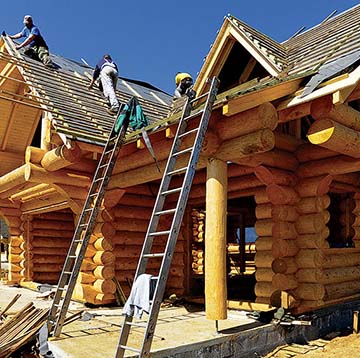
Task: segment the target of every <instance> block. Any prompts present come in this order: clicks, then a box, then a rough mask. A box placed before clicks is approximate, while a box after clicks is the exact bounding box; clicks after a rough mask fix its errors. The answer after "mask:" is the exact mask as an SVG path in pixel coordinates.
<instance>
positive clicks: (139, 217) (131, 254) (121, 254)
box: [101, 187, 184, 296]
mask: <svg viewBox="0 0 360 358" xmlns="http://www.w3.org/2000/svg"><path fill="white" fill-rule="evenodd" d="M144 189H145V187H144ZM154 202H155V198H154V197H153V196H150V192H146V191H145V190H136V188H134V190H132V189H130V190H126V194H124V195H123V196H122V197H121V199H120V200H119V203H118V204H117V205H116V206H114V207H113V208H111V209H109V210H107V212H105V211H104V212H103V213H102V218H103V219H104V223H103V224H102V226H101V233H102V235H103V236H104V237H105V238H107V239H109V240H110V241H111V242H112V245H113V250H112V253H113V255H114V259H115V264H114V269H115V276H116V278H117V280H118V281H119V283H120V286H121V287H122V289H123V291H124V293H125V295H126V296H127V295H129V293H130V283H131V282H132V281H133V278H134V274H135V272H136V268H137V264H138V260H139V257H140V253H141V249H142V246H143V243H144V238H145V234H146V231H147V228H148V223H149V219H150V216H151V213H152V208H153V206H154ZM167 224H168V223H163V222H162V221H161V222H160V223H159V230H160V231H161V228H162V225H167ZM167 229H168V228H167ZM164 245H165V240H164V239H163V238H161V237H160V238H158V239H156V240H155V241H154V244H153V247H152V252H154V253H155V252H163V251H164ZM183 253H184V238H183V235H182V233H181V232H180V234H179V237H178V242H177V244H176V248H175V252H174V256H173V259H172V264H171V267H170V272H169V276H168V281H167V285H166V294H167V293H170V294H171V293H176V294H179V295H180V294H183V293H184V261H183ZM160 265H161V260H160V259H159V258H155V259H149V261H148V265H147V268H148V270H147V273H149V274H154V275H157V274H158V270H159V268H160Z"/></svg>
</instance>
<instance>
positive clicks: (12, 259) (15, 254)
mask: <svg viewBox="0 0 360 358" xmlns="http://www.w3.org/2000/svg"><path fill="white" fill-rule="evenodd" d="M0 216H1V218H2V219H4V220H5V223H6V225H7V226H8V231H9V239H10V242H9V263H10V267H9V276H8V280H9V282H12V283H20V282H21V280H23V279H24V278H25V271H24V270H23V269H24V264H25V261H24V260H25V256H24V250H23V248H22V247H23V246H24V245H23V244H24V242H25V239H24V236H23V232H22V229H21V219H20V216H21V211H20V209H19V208H18V207H17V206H16V205H14V204H12V203H10V201H8V200H0Z"/></svg>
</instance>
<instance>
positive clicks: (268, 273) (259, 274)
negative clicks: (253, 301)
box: [255, 267, 274, 282]
mask: <svg viewBox="0 0 360 358" xmlns="http://www.w3.org/2000/svg"><path fill="white" fill-rule="evenodd" d="M273 276H274V271H273V270H272V269H269V268H264V267H262V268H258V269H257V270H256V271H255V278H256V281H257V282H271V281H272V278H273Z"/></svg>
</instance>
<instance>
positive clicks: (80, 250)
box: [47, 111, 129, 337]
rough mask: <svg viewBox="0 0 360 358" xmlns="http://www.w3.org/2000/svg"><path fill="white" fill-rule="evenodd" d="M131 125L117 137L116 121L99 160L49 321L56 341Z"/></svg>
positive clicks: (127, 122) (49, 327) (126, 125)
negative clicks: (100, 208)
mask: <svg viewBox="0 0 360 358" xmlns="http://www.w3.org/2000/svg"><path fill="white" fill-rule="evenodd" d="M119 113H120V111H119ZM128 124H129V120H128V118H126V119H125V120H124V122H123V125H122V127H121V128H120V130H119V132H118V133H115V131H114V129H115V125H116V121H114V125H113V128H112V131H111V133H110V135H109V138H108V140H107V142H106V145H105V147H104V150H103V153H102V155H101V158H100V160H99V163H98V166H97V169H96V172H95V174H94V177H93V181H92V183H91V187H90V190H89V192H88V195H87V197H86V201H85V204H84V207H83V210H82V212H81V215H80V218H79V221H78V223H77V226H76V229H75V232H74V236H73V239H72V242H71V244H70V248H69V251H68V254H67V256H66V259H65V264H64V266H63V269H62V272H61V275H60V278H59V283H58V286H57V290H56V293H55V296H54V300H53V303H52V306H51V308H50V311H49V316H48V320H47V325H48V332H49V333H51V331H52V330H53V335H54V336H55V337H58V336H59V335H60V333H61V329H62V326H63V324H64V321H65V318H66V313H67V310H68V307H69V304H70V300H71V296H72V293H73V290H74V287H75V283H76V280H77V277H78V275H79V271H80V267H81V264H82V262H83V259H84V255H85V252H86V248H87V247H88V244H89V239H90V236H91V234H92V231H93V228H94V225H95V220H96V217H97V214H98V211H99V207H100V205H101V202H102V199H103V198H104V195H105V191H106V187H107V185H108V182H109V179H110V176H111V172H112V170H113V168H114V166H115V163H116V159H117V156H118V154H119V152H120V149H121V146H122V143H123V139H124V137H125V134H126V130H127V127H128Z"/></svg>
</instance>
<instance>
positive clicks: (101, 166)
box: [98, 163, 109, 169]
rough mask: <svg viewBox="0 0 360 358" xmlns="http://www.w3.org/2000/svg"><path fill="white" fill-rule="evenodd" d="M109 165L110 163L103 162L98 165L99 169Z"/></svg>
mask: <svg viewBox="0 0 360 358" xmlns="http://www.w3.org/2000/svg"><path fill="white" fill-rule="evenodd" d="M108 166H109V163H106V164H102V165H99V166H98V169H100V168H105V167H108Z"/></svg>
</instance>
